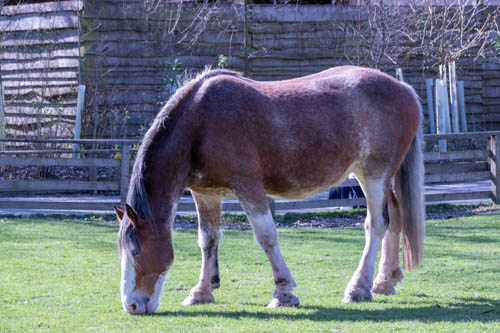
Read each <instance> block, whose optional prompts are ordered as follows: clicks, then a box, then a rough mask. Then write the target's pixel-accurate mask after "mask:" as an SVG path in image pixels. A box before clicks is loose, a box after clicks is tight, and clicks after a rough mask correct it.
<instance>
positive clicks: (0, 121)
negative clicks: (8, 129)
mask: <svg viewBox="0 0 500 333" xmlns="http://www.w3.org/2000/svg"><path fill="white" fill-rule="evenodd" d="M5 126H6V122H5V99H4V94H3V85H2V82H0V139H4V138H5ZM4 149H5V144H4V143H3V142H0V150H4Z"/></svg>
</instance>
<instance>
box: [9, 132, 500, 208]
mask: <svg viewBox="0 0 500 333" xmlns="http://www.w3.org/2000/svg"><path fill="white" fill-rule="evenodd" d="M438 139H446V140H475V141H480V140H486V139H487V140H488V141H487V142H488V146H487V148H486V149H476V150H460V151H452V152H446V153H442V152H434V151H432V152H425V155H424V156H425V157H424V158H425V183H426V184H435V183H438V184H443V185H446V184H456V183H469V184H470V183H471V182H478V181H490V182H491V189H489V190H470V191H466V192H464V191H460V192H447V193H434V194H427V195H426V196H425V201H426V202H427V203H431V202H446V201H457V200H481V199H492V200H493V201H494V202H496V203H500V179H499V178H498V177H497V175H499V174H500V155H499V154H498V153H497V152H499V151H500V131H495V132H477V133H461V134H441V135H426V136H425V141H426V145H429V144H431V145H432V142H436V141H437V140H438ZM5 141H23V142H26V140H21V139H18V140H16V139H2V140H0V142H5ZM29 142H31V143H35V144H36V150H29V151H27V150H24V151H20V150H17V151H14V150H6V151H5V150H4V151H1V152H0V165H1V166H3V167H4V168H6V167H8V166H16V167H19V166H26V167H27V166H35V167H39V168H40V167H51V166H54V167H55V166H57V167H78V168H87V169H88V170H89V173H88V179H86V180H60V179H58V180H50V179H46V180H9V179H5V178H8V177H6V175H5V174H4V175H3V180H0V195H3V198H0V208H3V209H6V208H10V209H55V210H57V209H64V210H92V211H96V210H111V209H112V206H113V205H114V204H120V203H121V204H123V203H124V202H125V200H126V195H127V191H128V183H129V174H130V170H131V167H132V164H133V159H132V158H131V157H132V155H133V153H135V152H136V148H135V147H137V144H138V141H137V140H29ZM75 143H76V144H78V145H79V146H80V147H83V148H80V149H78V150H76V151H75V150H72V149H65V148H64V145H66V146H68V147H71V145H69V144H75ZM42 144H44V145H45V148H44V149H40V145H42ZM47 145H51V146H58V147H57V149H51V148H47V147H46V146H47ZM89 146H93V147H96V146H98V147H100V148H93V149H89V148H85V147H89ZM103 146H107V147H106V148H102V147H103ZM61 147H62V148H61ZM56 155H57V156H58V157H54V156H56ZM42 156H52V157H42ZM76 156H80V157H76ZM82 156H87V157H85V158H84V157H82ZM88 156H92V157H88ZM97 168H114V169H116V170H117V171H118V172H117V176H116V177H115V178H114V179H106V180H99V179H98V178H97V177H96V169H97ZM356 185H358V183H357V181H356V180H354V179H349V180H346V181H344V182H343V183H342V184H341V185H340V186H356ZM89 191H91V192H108V193H109V192H112V193H115V194H118V193H119V196H120V200H118V199H116V196H115V197H111V198H110V199H106V198H103V197H102V196H101V197H99V198H101V199H96V200H90V201H89V200H85V201H81V200H79V199H78V197H74V198H73V199H71V198H70V199H68V198H66V199H65V200H64V201H58V200H57V197H56V196H55V195H56V194H61V193H68V192H72V193H80V194H81V193H82V192H86V193H89ZM34 192H35V193H45V194H49V195H50V198H51V199H50V200H39V199H37V198H36V197H29V198H25V197H26V195H28V196H29V195H30V194H32V193H34ZM13 193H16V194H19V193H22V194H24V197H23V198H21V197H20V198H19V200H17V199H16V200H13V199H12V197H11V194H13ZM6 196H8V197H6ZM365 204H366V202H365V199H364V198H354V199H331V200H297V201H272V206H274V209H275V210H276V211H282V210H300V209H317V208H331V207H343V206H358V205H365ZM178 210H179V211H193V212H194V211H195V206H194V203H193V202H183V201H181V202H180V203H179V206H178ZM223 210H224V211H241V210H242V209H241V206H240V205H239V203H237V202H224V203H223Z"/></svg>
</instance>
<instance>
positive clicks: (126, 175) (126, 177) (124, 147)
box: [120, 142, 130, 207]
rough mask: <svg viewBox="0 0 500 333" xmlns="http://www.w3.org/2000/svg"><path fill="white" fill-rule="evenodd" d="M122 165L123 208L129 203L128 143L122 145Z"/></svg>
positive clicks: (121, 193) (121, 192)
mask: <svg viewBox="0 0 500 333" xmlns="http://www.w3.org/2000/svg"><path fill="white" fill-rule="evenodd" d="M121 155H122V156H121V163H120V205H121V206H122V207H123V206H125V203H126V202H127V192H128V182H129V170H130V150H129V146H128V143H127V142H122V143H121Z"/></svg>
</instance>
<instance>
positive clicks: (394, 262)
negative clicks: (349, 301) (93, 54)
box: [372, 188, 404, 295]
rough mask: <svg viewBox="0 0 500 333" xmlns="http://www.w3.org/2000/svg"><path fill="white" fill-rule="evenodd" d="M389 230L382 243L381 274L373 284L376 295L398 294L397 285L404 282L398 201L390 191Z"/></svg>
mask: <svg viewBox="0 0 500 333" xmlns="http://www.w3.org/2000/svg"><path fill="white" fill-rule="evenodd" d="M387 203H388V208H389V228H388V229H387V231H386V233H385V236H384V240H383V241H382V256H381V258H380V264H379V272H378V275H377V277H376V278H375V281H374V283H373V289H372V291H373V292H374V293H376V294H384V295H390V294H395V293H396V289H395V287H396V284H397V283H398V282H400V281H402V280H403V277H404V275H403V271H402V270H401V265H400V261H399V243H400V241H399V234H400V232H401V221H400V218H401V216H400V213H399V206H398V201H397V199H396V197H395V195H394V193H393V192H392V189H390V188H389V189H388V199H387Z"/></svg>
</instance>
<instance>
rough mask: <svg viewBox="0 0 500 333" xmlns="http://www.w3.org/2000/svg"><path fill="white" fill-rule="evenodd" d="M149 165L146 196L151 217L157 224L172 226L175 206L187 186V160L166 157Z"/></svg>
mask: <svg viewBox="0 0 500 333" xmlns="http://www.w3.org/2000/svg"><path fill="white" fill-rule="evenodd" d="M167 155H169V154H165V155H163V156H161V158H159V159H158V161H157V162H154V163H150V165H151V168H150V171H149V172H150V175H149V176H148V177H147V180H146V181H147V188H148V195H149V200H150V205H151V210H152V214H153V217H154V218H155V221H157V223H169V224H172V223H173V221H174V218H175V212H176V210H177V204H178V202H179V199H180V197H181V196H182V194H183V192H184V189H185V188H186V186H187V177H188V173H189V165H187V159H184V160H180V158H179V157H177V159H176V158H174V157H173V156H167Z"/></svg>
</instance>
